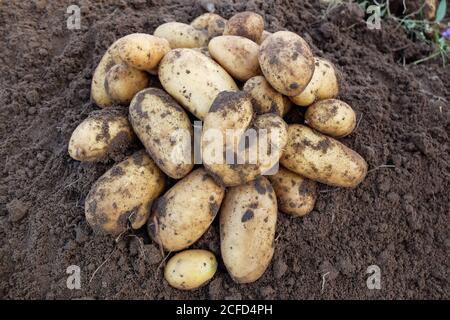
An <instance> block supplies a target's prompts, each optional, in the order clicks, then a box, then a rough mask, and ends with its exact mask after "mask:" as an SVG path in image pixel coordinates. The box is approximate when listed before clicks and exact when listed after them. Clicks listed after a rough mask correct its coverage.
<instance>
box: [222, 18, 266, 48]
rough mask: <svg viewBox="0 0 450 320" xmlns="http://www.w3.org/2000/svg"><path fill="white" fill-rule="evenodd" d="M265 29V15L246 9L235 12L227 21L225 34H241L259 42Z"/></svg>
mask: <svg viewBox="0 0 450 320" xmlns="http://www.w3.org/2000/svg"><path fill="white" fill-rule="evenodd" d="M263 31H264V19H263V17H262V16H260V15H259V14H257V13H255V12H250V11H245V12H240V13H237V14H235V15H234V16H232V17H231V18H230V19H229V20H228V21H227V23H226V24H225V29H224V30H223V35H231V36H241V37H245V38H248V39H250V40H252V41H254V42H256V43H259V42H260V40H261V36H262V33H263Z"/></svg>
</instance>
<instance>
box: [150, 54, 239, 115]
mask: <svg viewBox="0 0 450 320" xmlns="http://www.w3.org/2000/svg"><path fill="white" fill-rule="evenodd" d="M158 76H159V80H160V82H161V84H162V86H163V87H164V89H165V90H166V91H167V92H168V93H169V94H170V95H171V96H172V97H174V98H175V100H177V101H178V102H179V103H180V104H181V105H182V106H183V107H184V108H186V109H187V110H189V111H190V112H191V113H193V114H194V115H195V116H196V117H197V118H199V119H201V120H203V119H204V117H205V115H206V114H207V113H208V111H209V108H210V107H211V104H212V103H213V101H214V99H215V98H216V97H217V95H218V94H219V92H221V91H226V90H228V91H237V90H238V87H237V86H236V83H235V82H234V80H233V78H232V77H231V76H230V75H229V74H228V73H227V72H226V71H225V70H224V69H223V68H222V67H221V66H220V65H218V64H217V63H216V62H215V61H213V60H212V59H210V58H208V57H207V56H205V55H204V54H202V53H200V52H197V51H195V50H193V49H175V50H171V51H170V52H169V53H167V54H166V55H165V56H164V58H163V59H162V61H161V63H160V65H159V71H158Z"/></svg>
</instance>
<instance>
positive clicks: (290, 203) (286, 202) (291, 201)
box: [267, 167, 317, 217]
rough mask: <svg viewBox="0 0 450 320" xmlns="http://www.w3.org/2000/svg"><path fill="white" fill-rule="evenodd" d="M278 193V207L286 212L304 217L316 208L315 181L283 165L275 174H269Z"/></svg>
mask: <svg viewBox="0 0 450 320" xmlns="http://www.w3.org/2000/svg"><path fill="white" fill-rule="evenodd" d="M267 178H269V180H270V182H271V184H272V187H273V189H274V190H275V193H276V195H277V200H278V209H279V210H280V211H282V212H284V213H287V214H291V215H294V216H299V217H302V216H304V215H306V214H308V213H310V212H311V211H312V210H313V209H314V204H315V203H316V199H317V184H316V182H315V181H312V180H309V179H306V178H303V177H302V176H300V175H298V174H296V173H294V172H292V171H289V170H287V169H285V168H283V167H280V168H279V169H278V172H277V173H276V174H274V175H270V176H267Z"/></svg>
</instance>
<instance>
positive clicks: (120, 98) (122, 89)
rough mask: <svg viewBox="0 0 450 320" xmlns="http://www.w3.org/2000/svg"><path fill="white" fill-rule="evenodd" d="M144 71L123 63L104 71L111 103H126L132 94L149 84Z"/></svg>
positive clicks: (131, 97)
mask: <svg viewBox="0 0 450 320" xmlns="http://www.w3.org/2000/svg"><path fill="white" fill-rule="evenodd" d="M149 83H150V79H149V76H148V74H147V73H146V72H145V71H141V70H138V69H135V68H132V67H130V66H128V65H126V64H125V63H120V64H116V65H115V66H114V67H112V68H111V69H109V71H108V72H107V73H106V78H105V88H106V92H107V93H108V95H109V97H110V98H111V100H112V102H113V103H117V104H122V105H128V104H129V103H130V101H131V99H133V97H134V95H135V94H136V93H137V92H139V91H141V90H142V89H144V88H147V87H148V86H149Z"/></svg>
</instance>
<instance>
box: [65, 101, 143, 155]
mask: <svg viewBox="0 0 450 320" xmlns="http://www.w3.org/2000/svg"><path fill="white" fill-rule="evenodd" d="M134 139H135V135H134V133H133V129H132V128H131V126H130V123H129V122H128V119H127V116H126V115H125V114H124V112H123V111H122V110H120V109H117V108H108V109H104V110H97V111H94V112H92V113H91V114H90V115H89V117H88V118H86V119H85V120H84V121H83V122H81V123H80V124H79V125H78V127H77V128H76V129H75V130H74V132H73V133H72V136H71V137H70V141H69V148H68V149H69V155H70V156H71V157H72V158H73V159H75V160H78V161H92V162H98V161H103V160H106V159H107V158H108V157H109V155H112V154H114V153H115V152H117V151H120V150H121V149H123V148H126V147H127V146H129V145H130V144H131V143H132V142H133V140H134Z"/></svg>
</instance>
